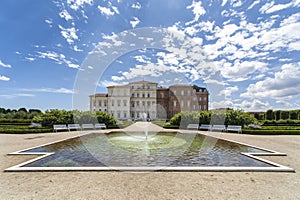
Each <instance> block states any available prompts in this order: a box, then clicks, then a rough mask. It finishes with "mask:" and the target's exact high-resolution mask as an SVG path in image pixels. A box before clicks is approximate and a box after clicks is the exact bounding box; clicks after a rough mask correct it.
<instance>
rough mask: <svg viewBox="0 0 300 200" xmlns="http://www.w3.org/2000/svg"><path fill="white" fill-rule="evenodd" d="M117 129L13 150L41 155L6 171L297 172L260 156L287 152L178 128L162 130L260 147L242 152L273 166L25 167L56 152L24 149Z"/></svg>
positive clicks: (14, 153)
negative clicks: (255, 150) (258, 151)
mask: <svg viewBox="0 0 300 200" xmlns="http://www.w3.org/2000/svg"><path fill="white" fill-rule="evenodd" d="M114 131H116V130H107V131H105V132H101V133H99V132H95V131H93V132H85V133H83V134H80V135H76V136H72V137H68V138H65V139H61V140H57V141H54V142H49V143H46V144H42V145H38V146H35V147H30V148H26V149H23V150H19V151H16V152H12V153H9V154H8V155H40V156H38V157H36V158H34V159H30V160H28V161H25V162H23V163H20V164H18V165H14V166H12V167H9V168H7V169H5V170H4V171H5V172H26V171H133V172H134V171H137V172H138V171H141V172H142V171H149V172H151V171H154V172H155V171H182V172H184V171H199V172H295V170H294V169H293V168H290V167H286V166H284V165H280V164H278V163H275V162H272V161H269V160H266V159H263V158H260V157H258V156H286V154H285V153H280V152H277V151H273V150H269V149H265V148H261V147H257V146H254V145H249V144H246V143H242V142H238V141H234V140H230V139H225V138H220V137H219V134H220V133H216V132H214V133H212V132H202V131H201V132H200V131H187V130H178V129H174V130H171V129H165V130H162V131H161V132H179V133H183V134H185V133H192V134H195V133H197V134H202V135H206V136H209V137H212V138H214V139H216V140H219V139H220V140H225V141H229V142H234V143H237V144H241V145H245V146H248V147H253V148H256V149H260V150H263V151H267V152H266V153H247V152H246V153H244V152H241V154H243V155H245V156H248V157H250V158H252V159H255V160H259V161H262V162H264V163H267V164H270V165H272V166H273V167H220V166H216V167H189V166H180V167H166V166H151V167H111V166H109V167H107V166H102V167H24V165H27V164H29V163H32V162H35V161H37V160H40V159H43V158H45V157H48V156H50V155H52V154H54V153H55V152H51V153H46V152H44V153H43V152H35V153H34V152H23V151H28V150H31V149H34V148H38V147H42V146H46V145H50V144H54V143H58V142H62V141H65V140H69V139H72V138H76V137H81V136H84V135H88V134H92V133H99V134H104V133H109V132H114ZM117 131H123V130H122V129H118V130H117Z"/></svg>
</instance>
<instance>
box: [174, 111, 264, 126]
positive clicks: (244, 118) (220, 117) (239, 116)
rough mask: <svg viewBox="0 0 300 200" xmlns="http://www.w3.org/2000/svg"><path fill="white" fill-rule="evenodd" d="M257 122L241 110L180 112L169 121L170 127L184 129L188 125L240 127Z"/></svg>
mask: <svg viewBox="0 0 300 200" xmlns="http://www.w3.org/2000/svg"><path fill="white" fill-rule="evenodd" d="M257 122H258V120H257V119H255V118H254V116H252V115H251V114H250V113H248V112H244V111H242V110H226V111H222V110H215V111H200V112H197V111H193V112H180V113H178V114H176V115H174V117H172V118H171V119H170V124H171V125H176V126H179V127H186V126H187V125H188V124H225V125H240V126H245V125H247V124H252V123H257Z"/></svg>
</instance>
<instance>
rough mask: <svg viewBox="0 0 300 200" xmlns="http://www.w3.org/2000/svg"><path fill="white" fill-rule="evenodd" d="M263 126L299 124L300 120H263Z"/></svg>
mask: <svg viewBox="0 0 300 200" xmlns="http://www.w3.org/2000/svg"><path fill="white" fill-rule="evenodd" d="M263 126H300V120H265V121H263Z"/></svg>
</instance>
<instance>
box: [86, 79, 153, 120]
mask: <svg viewBox="0 0 300 200" xmlns="http://www.w3.org/2000/svg"><path fill="white" fill-rule="evenodd" d="M107 89H108V94H95V95H91V96H90V110H91V111H104V112H107V113H109V114H111V115H113V116H114V117H116V118H117V119H121V120H128V119H142V118H146V119H147V118H150V119H156V113H157V111H156V107H157V105H156V90H157V83H152V82H147V81H139V82H132V83H129V84H127V85H121V86H109V87H107Z"/></svg>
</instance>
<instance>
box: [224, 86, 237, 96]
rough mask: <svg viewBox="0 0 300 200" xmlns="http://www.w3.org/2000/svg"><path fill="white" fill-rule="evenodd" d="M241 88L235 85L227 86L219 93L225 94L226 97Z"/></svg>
mask: <svg viewBox="0 0 300 200" xmlns="http://www.w3.org/2000/svg"><path fill="white" fill-rule="evenodd" d="M238 90H239V88H238V86H233V87H225V88H224V89H223V90H222V91H221V92H220V93H219V95H225V97H231V95H232V93H233V92H237V91H238Z"/></svg>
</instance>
